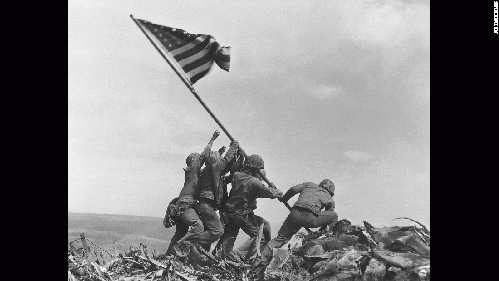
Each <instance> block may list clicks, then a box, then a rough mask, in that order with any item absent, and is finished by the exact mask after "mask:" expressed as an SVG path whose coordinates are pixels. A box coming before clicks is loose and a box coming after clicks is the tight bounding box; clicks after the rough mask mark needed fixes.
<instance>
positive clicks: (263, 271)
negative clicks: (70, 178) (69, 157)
mask: <svg viewBox="0 0 499 281" xmlns="http://www.w3.org/2000/svg"><path fill="white" fill-rule="evenodd" d="M407 219H408V218H407ZM409 220H411V219H409ZM411 221H412V220H411ZM416 223H417V224H418V226H403V227H402V226H393V227H378V228H377V227H374V226H373V225H371V224H370V223H368V222H364V226H355V225H351V223H350V222H349V221H348V220H341V221H339V222H338V223H337V224H336V225H335V227H334V228H333V229H332V230H331V231H315V232H310V233H298V234H296V235H295V236H294V237H293V239H292V241H290V243H288V245H286V246H285V247H282V248H281V249H273V258H272V260H271V261H269V260H268V259H267V260H266V259H265V258H264V257H262V256H261V253H260V251H259V249H257V254H256V255H255V256H254V257H251V258H250V259H245V260H241V262H240V263H236V262H232V261H225V260H221V259H219V258H218V257H215V256H213V255H211V254H210V253H209V252H207V251H206V250H204V249H203V248H202V247H199V246H198V245H196V244H195V243H188V244H187V245H188V246H187V247H185V248H183V249H182V251H183V252H182V253H177V254H175V255H172V256H165V255H159V256H156V255H155V253H154V252H153V253H149V252H148V251H147V246H146V245H144V244H139V245H138V246H130V250H129V251H128V250H125V251H124V253H110V252H109V251H107V250H106V249H104V247H101V246H98V245H95V243H93V242H92V241H91V240H89V239H88V238H86V237H84V235H83V234H82V235H81V238H80V239H77V240H74V241H71V242H70V243H69V248H68V281H83V280H85V281H97V280H99V281H103V280H104V281H110V280H112V281H145V280H148V281H149V280H153V281H154V280H156V281H159V280H165V281H166V280H184V281H186V280H189V281H190V280H210V281H219V280H220V281H225V280H248V281H249V280H266V281H278V280H279V281H284V280H287V281H292V280H296V281H297V280H307V281H312V280H313V281H320V280H335V281H340V280H352V281H360V280H362V281H367V280H430V232H429V230H428V229H427V228H426V227H425V226H424V225H422V224H420V223H419V222H416ZM87 242H88V243H87ZM267 264H268V266H267V267H266V265H267Z"/></svg>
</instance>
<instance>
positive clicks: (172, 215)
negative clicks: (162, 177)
mask: <svg viewBox="0 0 499 281" xmlns="http://www.w3.org/2000/svg"><path fill="white" fill-rule="evenodd" d="M177 200H178V197H176V198H174V199H173V200H172V201H170V203H169V204H168V207H166V215H165V218H164V219H163V225H164V226H165V228H170V227H172V226H174V225H176V224H177V221H178V217H179V213H178V210H177Z"/></svg>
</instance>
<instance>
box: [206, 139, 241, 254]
mask: <svg viewBox="0 0 499 281" xmlns="http://www.w3.org/2000/svg"><path fill="white" fill-rule="evenodd" d="M238 147H239V145H238V143H237V142H232V143H231V145H230V147H229V150H228V151H227V153H225V156H224V157H223V158H220V157H217V156H218V154H217V155H214V156H211V157H210V160H208V161H207V163H206V167H205V168H203V169H202V171H201V178H200V181H199V196H198V201H199V204H198V208H199V214H200V215H201V219H202V221H203V224H204V231H203V232H202V233H200V234H199V236H198V237H197V239H196V241H198V242H199V244H200V245H201V246H203V247H204V248H205V249H207V250H209V247H210V245H211V243H213V242H215V241H217V239H218V238H220V236H222V234H223V233H224V227H223V225H222V222H221V221H220V218H219V217H218V215H217V213H216V210H219V209H220V207H221V206H220V205H221V202H222V198H223V191H224V189H223V182H222V177H221V176H222V175H224V174H226V173H227V172H228V171H229V170H230V168H231V164H233V162H234V161H233V160H234V157H235V155H236V151H237V149H238ZM212 153H218V152H212ZM211 162H214V163H211Z"/></svg>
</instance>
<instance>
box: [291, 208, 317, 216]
mask: <svg viewBox="0 0 499 281" xmlns="http://www.w3.org/2000/svg"><path fill="white" fill-rule="evenodd" d="M293 209H296V210H298V211H300V212H307V213H311V214H313V215H315V216H318V215H319V213H320V212H321V211H320V210H315V208H305V207H300V206H293Z"/></svg>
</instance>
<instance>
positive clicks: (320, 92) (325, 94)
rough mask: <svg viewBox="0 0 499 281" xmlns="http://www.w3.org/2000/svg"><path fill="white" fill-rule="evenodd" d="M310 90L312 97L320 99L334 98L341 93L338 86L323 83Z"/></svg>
mask: <svg viewBox="0 0 499 281" xmlns="http://www.w3.org/2000/svg"><path fill="white" fill-rule="evenodd" d="M310 91H311V93H312V95H313V96H314V97H316V98H318V99H321V100H323V99H326V98H335V97H337V96H339V95H341V94H342V92H343V91H342V90H341V87H340V86H334V85H324V84H320V85H319V86H316V87H313V88H312V89H311V90H310Z"/></svg>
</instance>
